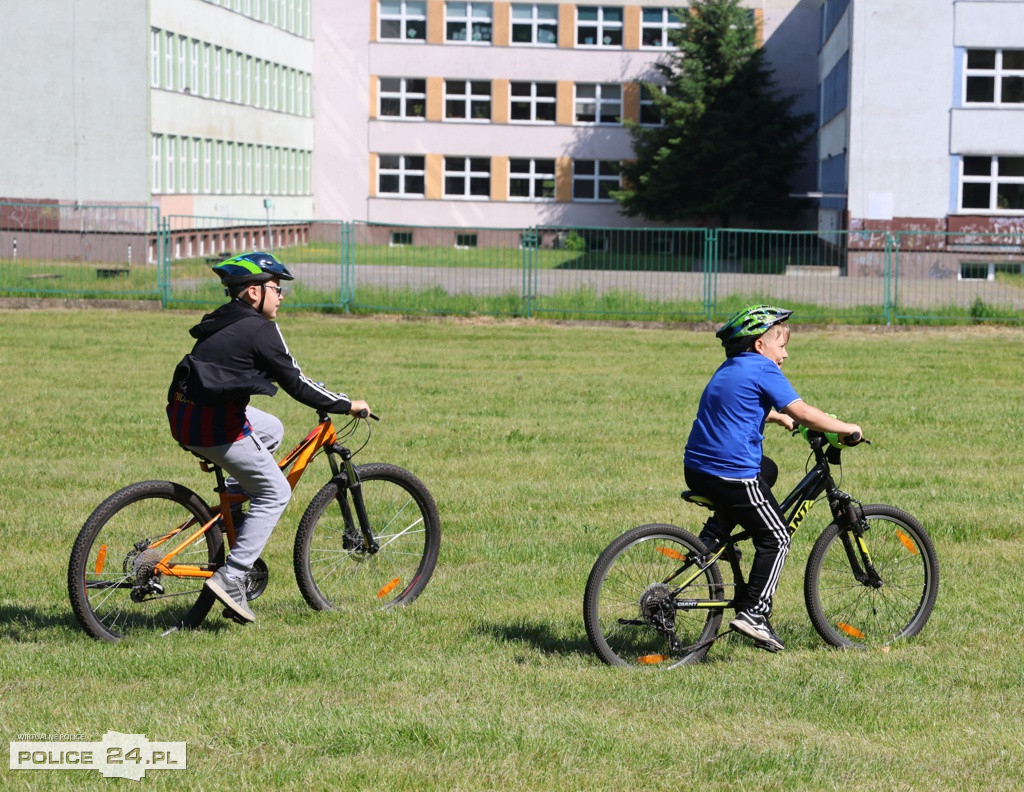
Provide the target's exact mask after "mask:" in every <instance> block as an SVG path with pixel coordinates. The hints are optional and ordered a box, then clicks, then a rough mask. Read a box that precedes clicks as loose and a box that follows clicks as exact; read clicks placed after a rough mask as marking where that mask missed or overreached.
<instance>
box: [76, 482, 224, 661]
mask: <svg viewBox="0 0 1024 792" xmlns="http://www.w3.org/2000/svg"><path fill="white" fill-rule="evenodd" d="M211 517H212V515H211V513H210V509H209V507H208V506H207V505H206V503H205V502H204V501H203V499H202V498H200V497H199V496H198V495H196V493H194V492H192V490H190V489H188V488H186V487H183V486H181V485H180V484H175V483H173V482H170V481H143V482H140V483H138V484H132V485H130V486H128V487H125V488H124V489H122V490H119V491H118V492H115V493H114V494H113V495H111V496H110V497H109V498H107V499H106V500H105V501H103V503H101V504H100V505H99V506H97V507H96V510H95V511H94V512H93V513H92V514H91V515H90V516H89V519H87V520H86V521H85V524H84V525H83V526H82V530H81V531H80V532H79V534H78V538H77V539H76V540H75V545H74V548H73V549H72V551H71V560H70V562H69V563H68V594H69V596H70V598H71V607H72V609H73V610H74V612H75V616H76V617H77V618H78V621H79V622H80V623H81V625H82V627H83V628H84V629H85V631H86V632H87V633H89V635H91V636H92V637H93V638H98V639H100V640H103V641H119V640H121V639H122V638H124V637H127V636H130V635H133V634H136V633H143V632H153V631H160V632H163V631H165V630H168V629H170V628H173V627H176V626H180V625H182V624H184V626H190V627H194V626H197V625H198V624H199V623H200V622H202V620H203V618H204V617H205V616H206V614H207V612H208V611H209V609H210V606H211V605H212V603H213V598H212V597H203V596H200V593H201V591H202V587H203V583H204V582H205V581H204V579H203V578H194V577H189V578H178V577H174V576H172V575H161V574H160V573H159V572H157V571H155V570H154V566H155V564H156V563H157V562H158V561H159V560H160V559H161V558H163V556H165V555H166V554H167V553H169V552H170V551H171V550H172V549H174V547H175V546H176V545H177V544H178V543H180V542H182V541H184V540H185V539H186V538H187V537H188V536H189V535H190V534H191V533H192V532H194V531H195V530H196V529H198V528H199V527H200V526H202V525H203V524H205V523H206V522H208V521H209V520H210V519H211ZM174 561H175V563H178V564H193V565H196V566H199V567H203V568H207V569H214V568H216V567H217V566H219V565H220V564H221V563H223V561H224V541H223V538H222V534H221V530H220V526H219V524H214V525H213V526H211V527H210V529H209V530H208V531H207V532H206V533H205V534H204V535H203V536H202V537H201V538H199V539H198V540H197V541H196V542H194V543H193V544H192V545H190V546H189V547H186V548H185V549H184V550H182V551H181V552H180V553H179V554H178V555H177V556H175V559H174ZM186 616H187V617H188V618H187V620H186Z"/></svg>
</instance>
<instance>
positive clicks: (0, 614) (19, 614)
mask: <svg viewBox="0 0 1024 792" xmlns="http://www.w3.org/2000/svg"><path fill="white" fill-rule="evenodd" d="M55 629H60V630H76V629H81V628H80V627H79V625H78V621H77V620H76V619H75V616H74V614H73V613H72V612H71V609H70V608H68V609H66V610H64V609H61V608H58V607H55V606H54V607H49V608H24V607H22V606H20V605H0V638H5V639H7V640H9V641H34V640H37V638H38V634H39V633H40V632H45V631H50V630H55Z"/></svg>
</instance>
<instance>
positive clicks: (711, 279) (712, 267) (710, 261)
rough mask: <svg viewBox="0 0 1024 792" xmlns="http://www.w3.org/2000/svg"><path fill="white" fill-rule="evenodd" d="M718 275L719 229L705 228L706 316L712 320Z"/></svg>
mask: <svg viewBox="0 0 1024 792" xmlns="http://www.w3.org/2000/svg"><path fill="white" fill-rule="evenodd" d="M717 276H718V229H717V228H706V229H704V318H705V319H707V320H708V321H710V320H711V318H712V314H713V313H714V310H715V294H716V286H717Z"/></svg>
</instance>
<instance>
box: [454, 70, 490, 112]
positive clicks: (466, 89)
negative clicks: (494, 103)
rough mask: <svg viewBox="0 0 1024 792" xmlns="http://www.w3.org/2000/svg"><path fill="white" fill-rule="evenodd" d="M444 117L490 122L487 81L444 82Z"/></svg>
mask: <svg viewBox="0 0 1024 792" xmlns="http://www.w3.org/2000/svg"><path fill="white" fill-rule="evenodd" d="M444 117H445V118H446V119H462V120H466V121H490V120H491V84H490V83H489V82H488V81H487V80H445V81H444Z"/></svg>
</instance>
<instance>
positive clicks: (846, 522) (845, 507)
mask: <svg viewBox="0 0 1024 792" xmlns="http://www.w3.org/2000/svg"><path fill="white" fill-rule="evenodd" d="M831 506H832V514H833V516H834V517H835V519H836V522H837V523H838V525H839V526H840V528H842V533H841V534H840V538H841V539H842V542H843V549H844V550H845V551H846V558H847V560H849V562H850V569H851V570H852V571H853V577H854V579H855V580H856V581H857V582H858V583H860V584H861V585H864V586H870V587H871V588H876V589H877V588H881V587H882V578H881V577H880V576H879V574H878V571H877V570H876V569H875V565H874V564H873V563H872V562H871V553H869V552H868V546H867V542H865V541H864V534H865V533H866V532H867V530H868V528H869V526H868V524H867V521H866V520H865V519H864V513H863V512H862V511H861V509H860V504H858V503H855V502H854V500H853V498H851V497H850V496H849V495H847V494H846V493H845V492H844V493H838V494H837V497H836V498H835V499H834V500H833V501H832V502H831Z"/></svg>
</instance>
